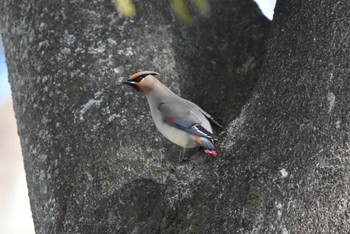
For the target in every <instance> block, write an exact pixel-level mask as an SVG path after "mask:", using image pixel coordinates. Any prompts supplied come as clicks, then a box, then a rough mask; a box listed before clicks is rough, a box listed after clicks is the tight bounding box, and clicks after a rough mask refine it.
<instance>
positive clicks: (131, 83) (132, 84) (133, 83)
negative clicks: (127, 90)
mask: <svg viewBox="0 0 350 234" xmlns="http://www.w3.org/2000/svg"><path fill="white" fill-rule="evenodd" d="M122 84H127V85H130V86H131V87H132V88H134V89H135V90H136V91H138V92H139V91H141V90H140V88H139V87H138V86H137V84H136V83H135V82H134V81H130V80H123V81H122Z"/></svg>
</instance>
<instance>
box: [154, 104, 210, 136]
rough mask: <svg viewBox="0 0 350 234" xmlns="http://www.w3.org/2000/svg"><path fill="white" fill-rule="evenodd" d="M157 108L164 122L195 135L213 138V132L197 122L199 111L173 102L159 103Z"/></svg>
mask: <svg viewBox="0 0 350 234" xmlns="http://www.w3.org/2000/svg"><path fill="white" fill-rule="evenodd" d="M158 109H159V111H160V113H161V115H162V117H163V120H164V122H165V123H166V124H169V125H170V126H172V127H175V128H178V129H180V130H183V131H185V132H188V133H190V134H193V135H196V136H200V137H205V138H208V139H212V138H213V134H212V133H211V132H209V131H208V130H207V129H205V128H204V127H203V126H202V125H201V123H200V122H199V121H200V118H199V116H198V115H199V114H201V113H195V111H190V110H188V108H186V107H182V106H180V105H177V104H174V103H161V104H160V105H159V106H158Z"/></svg>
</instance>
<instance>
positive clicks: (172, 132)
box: [122, 71, 222, 162]
mask: <svg viewBox="0 0 350 234" xmlns="http://www.w3.org/2000/svg"><path fill="white" fill-rule="evenodd" d="M159 75H160V74H159V73H158V72H154V71H141V72H137V73H135V74H133V75H132V76H130V78H128V79H127V80H123V81H122V83H123V84H126V85H129V86H131V87H132V88H134V89H136V90H137V91H141V92H143V93H144V95H145V96H146V98H147V101H148V104H149V107H150V109H151V115H152V118H153V121H154V123H155V125H156V127H157V129H158V131H159V132H160V133H162V134H163V136H164V137H165V138H167V139H168V140H170V141H171V142H173V143H175V144H176V145H179V146H181V147H182V148H183V151H182V153H181V156H180V162H182V161H183V160H184V155H185V152H186V148H196V147H203V148H204V153H206V154H209V155H212V156H216V155H217V152H216V150H215V146H214V140H216V138H215V137H214V135H213V130H212V126H211V123H212V124H214V125H216V126H218V127H220V128H222V126H221V125H220V124H219V123H218V122H216V121H215V120H214V119H213V118H212V117H211V115H209V114H208V113H207V112H205V111H204V110H203V109H202V108H200V107H199V106H197V105H196V104H194V103H193V102H191V101H188V100H186V99H184V98H181V97H180V96H178V95H176V94H175V93H173V92H172V91H171V90H170V89H169V88H167V87H166V86H165V85H164V84H163V83H161V82H160V81H159V80H158V79H157V78H156V76H159Z"/></svg>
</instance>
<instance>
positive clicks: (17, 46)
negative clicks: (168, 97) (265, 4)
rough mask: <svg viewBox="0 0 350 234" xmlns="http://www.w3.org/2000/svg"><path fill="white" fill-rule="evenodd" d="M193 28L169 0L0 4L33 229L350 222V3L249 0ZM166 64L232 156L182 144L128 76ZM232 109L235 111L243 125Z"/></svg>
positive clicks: (164, 229) (196, 229) (226, 2)
mask: <svg viewBox="0 0 350 234" xmlns="http://www.w3.org/2000/svg"><path fill="white" fill-rule="evenodd" d="M211 2H212V4H211V5H212V7H213V9H212V14H211V17H198V20H197V24H196V25H193V26H185V25H181V24H180V23H179V22H178V21H177V20H176V18H175V17H173V16H172V13H171V9H170V6H169V3H168V2H166V1H159V0H153V1H141V0H139V1H135V3H136V5H137V9H138V14H137V17H136V18H134V19H124V18H121V17H119V16H118V14H117V13H116V12H115V10H114V9H113V7H112V3H111V1H107V0H106V1H104V0H95V1H86V2H85V1H78V0H77V1H64V0H61V1H55V2H52V1H45V0H36V1H34V0H31V1H26V2H21V1H12V0H4V1H2V2H1V12H0V13H1V14H0V15H1V26H2V35H3V39H4V45H5V49H6V56H7V61H8V66H9V74H10V82H11V86H12V91H13V100H14V107H15V111H16V117H17V121H18V129H19V135H20V137H21V144H22V151H23V157H24V162H25V167H26V172H27V181H28V187H29V196H30V199H31V206H32V211H33V217H34V222H35V227H36V232H37V233H157V232H159V233H235V232H239V233H241V232H243V233H246V232H252V233H262V232H266V233H272V232H283V233H288V232H290V233H307V232H321V231H324V232H325V233H330V232H347V230H349V228H350V227H349V226H350V225H349V224H350V220H349V213H348V210H349V206H350V203H349V186H348V184H349V180H350V174H349V163H350V162H349V136H348V134H349V121H350V115H349V113H350V111H349V108H350V107H349V105H348V103H349V102H350V90H349V89H350V86H349V82H350V81H349V79H348V72H349V61H350V60H349V54H350V51H349V44H350V42H349V40H350V39H349V37H348V32H349V30H350V25H349V22H350V16H349V11H348V9H349V7H350V3H348V2H347V1H337V0H322V1H320V0H317V1H316V0H315V1H301V0H300V1H297V0H294V1H292V0H281V1H279V2H278V4H277V8H276V10H275V12H276V14H275V19H274V22H273V24H272V29H271V32H270V39H269V40H268V43H267V53H266V56H265V57H264V63H263V66H262V69H261V70H260V72H259V75H260V77H259V82H258V84H257V86H256V87H255V89H254V93H253V95H252V98H251V99H249V101H248V102H247V103H246V104H245V106H244V107H243V110H242V111H241V113H240V115H239V117H238V118H236V119H235V120H233V119H234V118H235V117H236V116H237V115H238V114H239V112H240V109H241V107H242V106H243V104H244V103H245V102H246V100H247V98H248V97H249V93H250V90H251V89H252V88H253V86H254V83H255V81H256V76H255V73H254V72H256V71H258V70H259V68H260V65H261V61H262V55H263V52H264V49H263V48H264V43H265V37H266V35H267V30H268V28H269V23H268V22H267V21H266V19H265V18H264V17H262V16H261V14H260V12H259V11H258V10H257V7H256V5H255V4H254V3H252V2H251V1H247V0H235V1H233V0H223V1H220V2H219V3H218V2H217V1H211ZM138 70H156V71H160V72H161V73H162V76H161V79H162V81H163V82H164V83H166V84H167V85H168V86H170V87H171V89H173V90H174V91H175V92H177V93H181V95H182V96H184V97H187V98H189V99H191V100H194V101H195V102H196V103H198V104H199V105H201V106H202V107H203V108H204V109H207V110H208V111H209V112H211V113H212V114H213V115H214V117H216V118H217V119H219V120H220V121H222V122H224V123H226V124H227V125H228V127H227V129H226V131H225V132H224V133H221V134H220V137H219V139H220V142H221V143H220V146H219V151H220V156H219V157H218V158H215V159H214V158H211V157H209V156H207V155H203V154H202V153H195V152H193V156H192V157H191V160H190V161H189V162H187V163H185V164H177V159H178V155H179V148H178V147H176V146H173V145H172V144H170V143H168V142H167V141H166V140H164V139H163V138H162V137H161V136H160V134H159V133H157V132H156V131H155V127H154V126H153V124H152V122H151V119H150V115H149V110H148V107H147V106H146V100H145V99H144V98H143V97H142V96H139V95H135V94H134V93H133V92H132V91H130V90H129V89H126V88H125V87H121V84H120V81H121V80H122V79H123V78H126V77H127V76H129V75H130V74H132V73H133V72H135V71H138ZM194 91H195V92H194ZM232 120H233V121H232Z"/></svg>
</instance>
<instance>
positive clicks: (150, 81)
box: [122, 71, 159, 93]
mask: <svg viewBox="0 0 350 234" xmlns="http://www.w3.org/2000/svg"><path fill="white" fill-rule="evenodd" d="M156 75H159V73H158V72H154V71H142V72H138V73H135V74H134V75H132V76H130V78H129V79H127V80H124V81H123V82H122V83H123V84H127V85H130V86H131V87H133V88H134V89H136V90H137V91H141V90H142V91H143V92H144V93H147V92H148V91H150V90H152V87H153V85H154V82H155V81H156V80H157V78H155V76H156Z"/></svg>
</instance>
